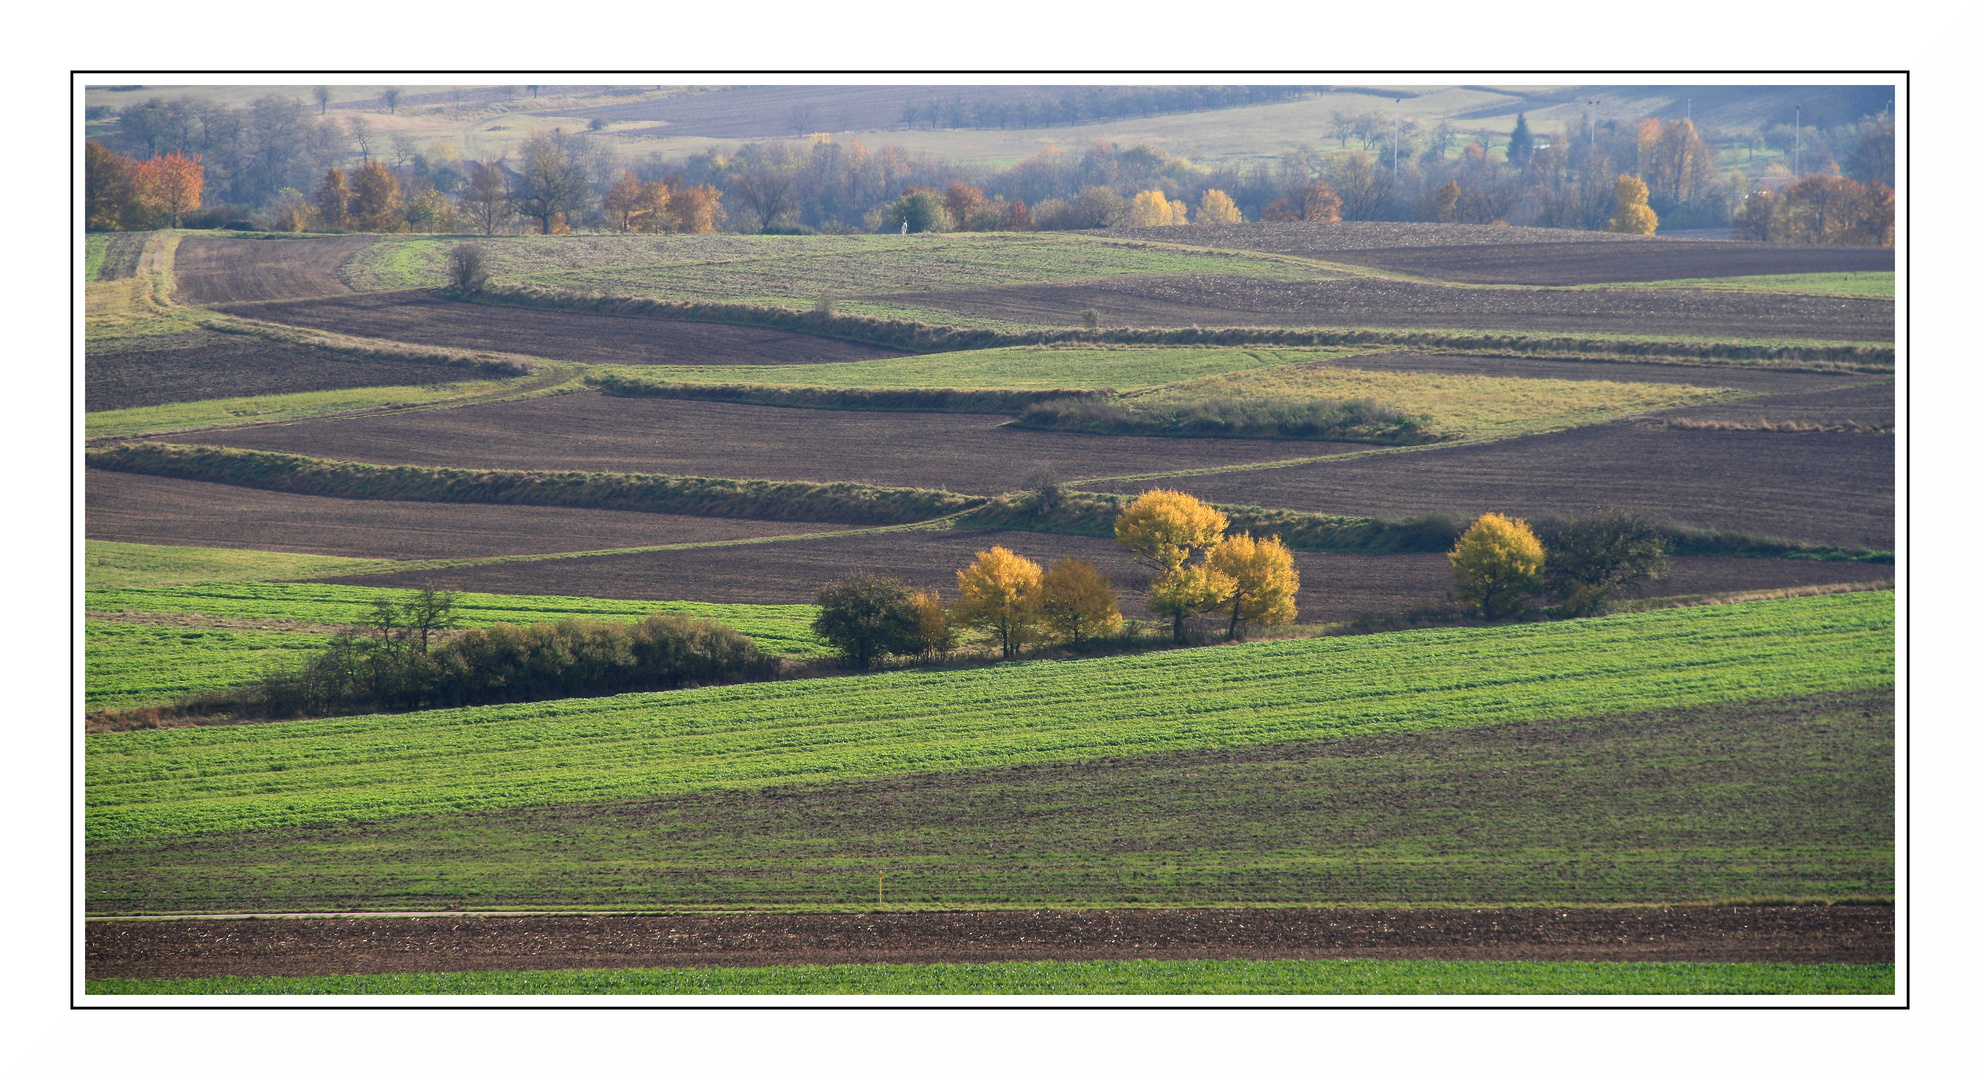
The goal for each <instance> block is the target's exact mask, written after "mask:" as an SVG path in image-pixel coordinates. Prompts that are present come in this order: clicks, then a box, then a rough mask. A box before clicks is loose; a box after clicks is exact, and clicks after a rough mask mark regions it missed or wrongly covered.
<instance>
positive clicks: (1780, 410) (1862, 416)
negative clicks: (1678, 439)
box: [1657, 382, 1897, 428]
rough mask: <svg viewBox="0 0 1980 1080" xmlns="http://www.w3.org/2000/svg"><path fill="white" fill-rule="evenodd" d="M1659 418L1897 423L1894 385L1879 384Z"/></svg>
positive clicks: (1749, 400)
mask: <svg viewBox="0 0 1980 1080" xmlns="http://www.w3.org/2000/svg"><path fill="white" fill-rule="evenodd" d="M1657 415H1658V416H1659V417H1660V418H1664V417H1684V418H1688V419H1692V420H1726V421H1731V422H1733V423H1742V424H1750V423H1755V422H1757V421H1760V420H1768V421H1772V422H1774V423H1783V422H1786V423H1797V424H1860V425H1863V426H1865V427H1886V428H1888V427H1892V426H1894V425H1895V424H1896V423H1897V383H1895V382H1881V383H1870V384H1867V385H1860V386H1850V387H1832V388H1829V389H1826V390H1814V389H1811V390H1803V391H1800V392H1790V393H1779V394H1769V395H1767V396H1765V397H1755V398H1744V399H1741V400H1739V401H1726V402H1720V403H1719V404H1716V405H1700V406H1698V407H1697V408H1693V409H1672V410H1670V411H1669V412H1664V413H1658V414H1657Z"/></svg>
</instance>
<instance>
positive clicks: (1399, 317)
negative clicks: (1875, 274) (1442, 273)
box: [867, 275, 1895, 341]
mask: <svg viewBox="0 0 1980 1080" xmlns="http://www.w3.org/2000/svg"><path fill="white" fill-rule="evenodd" d="M867 299H878V298H877V297H871V298H867ZM914 302H915V304H916V305H917V306H923V307H934V308H941V309H943V310H947V311H954V312H957V313H959V314H963V315H968V316H971V317H974V318H987V319H1003V320H1008V321H1012V322H1024V323H1035V324H1040V325H1050V326H1076V325H1078V324H1079V321H1080V312H1082V311H1084V310H1086V309H1088V308H1091V309H1094V310H1097V311H1099V312H1100V322H1101V325H1103V326H1130V327H1166V326H1197V325H1201V326H1361V327H1397V328H1410V329H1447V330H1510V331H1519V332H1525V333H1536V334H1650V335H1657V336H1703V337H1742V338H1818V339H1823V340H1840V341H1890V340H1891V339H1892V336H1893V334H1894V332H1895V331H1894V326H1895V323H1894V310H1895V306H1894V305H1893V304H1892V303H1891V302H1890V301H1889V300H1874V299H1856V298H1842V297H1829V296H1790V295H1781V294H1768V293H1739V292H1709V291H1691V290H1683V289H1654V290H1652V289H1645V290H1635V291H1630V290H1602V289H1464V288H1456V287H1452V286H1446V285H1418V284H1412V283H1409V282H1401V281H1386V280H1380V279H1374V278H1334V279H1329V280H1320V281H1274V280H1267V279H1260V278H1242V277H1226V276H1216V275H1188V276H1182V275H1177V276H1147V277H1123V278H1114V279H1097V280H1092V281H1083V282H1076V283H1065V284H1053V285H1007V286H998V287H994V288H983V289H964V290H956V291H950V292H941V291H937V292H929V293H916V294H915V296H914Z"/></svg>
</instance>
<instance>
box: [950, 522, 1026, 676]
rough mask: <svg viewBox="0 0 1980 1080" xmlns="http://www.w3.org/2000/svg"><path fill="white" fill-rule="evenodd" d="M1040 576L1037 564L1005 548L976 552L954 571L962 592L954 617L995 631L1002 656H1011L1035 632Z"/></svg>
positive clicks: (1014, 654) (1021, 647)
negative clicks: (962, 566) (1001, 649)
mask: <svg viewBox="0 0 1980 1080" xmlns="http://www.w3.org/2000/svg"><path fill="white" fill-rule="evenodd" d="M1044 576H1045V572H1044V571H1043V570H1042V569H1040V568H1039V566H1038V564H1037V563H1035V562H1032V561H1031V560H1030V559H1027V558H1025V557H1024V556H1022V555H1019V554H1017V553H1016V552H1013V551H1011V550H1010V549H1009V548H1005V547H993V548H991V549H990V550H989V551H979V552H977V553H976V561H975V562H974V563H971V564H970V565H969V566H967V567H964V568H963V569H961V570H958V571H956V586H957V588H958V589H959V590H960V591H961V592H962V599H960V600H958V601H956V608H955V614H956V618H957V619H959V620H960V621H962V622H964V623H966V624H968V625H970V626H978V627H982V628H984V629H987V630H989V631H991V632H992V633H994V634H996V635H997V643H998V644H999V645H1002V646H1003V648H1004V659H1006V660H1009V659H1012V658H1014V657H1016V656H1017V655H1018V653H1019V652H1020V650H1022V649H1023V648H1024V646H1025V643H1026V642H1028V641H1030V640H1032V639H1033V638H1034V637H1035V636H1036V635H1037V631H1038V584H1039V579H1040V578H1042V577H1044Z"/></svg>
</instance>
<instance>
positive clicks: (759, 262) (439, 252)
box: [342, 233, 1333, 306]
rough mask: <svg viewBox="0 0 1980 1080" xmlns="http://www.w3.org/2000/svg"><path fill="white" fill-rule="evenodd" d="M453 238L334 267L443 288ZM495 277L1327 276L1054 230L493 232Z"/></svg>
mask: <svg viewBox="0 0 1980 1080" xmlns="http://www.w3.org/2000/svg"><path fill="white" fill-rule="evenodd" d="M456 242H457V241H454V240H432V239H428V240H396V241H395V240H387V241H384V242H381V243H378V244H374V245H372V246H371V247H369V248H366V249H365V250H364V251H362V252H360V253H358V254H357V255H356V256H355V257H353V258H352V260H351V261H350V262H349V263H348V264H346V266H345V267H344V269H343V271H342V273H343V276H344V277H345V279H346V280H347V281H349V282H350V283H351V285H352V286H354V287H356V288H359V289H366V290H372V289H416V288H438V287H440V286H443V285H445V284H446V258H447V252H448V251H450V250H452V248H453V246H454V244H455V243H456ZM481 243H482V244H483V245H484V246H485V247H486V248H487V249H488V250H489V252H490V253H491V255H492V257H493V262H494V274H495V278H496V279H497V280H499V281H502V282H504V283H511V284H513V283H521V284H529V285H539V286H548V287H553V288H570V289H583V290H589V291H598V292H607V293H611V294H613V295H618V296H647V297H655V298H661V299H668V300H683V299H696V300H723V301H732V302H744V303H772V304H792V303H798V304H804V305H807V306H809V305H810V304H811V303H813V302H814V301H816V300H818V299H819V298H820V297H832V298H835V299H838V298H844V297H848V296H855V295H871V294H883V293H884V294H913V293H920V292H932V291H949V290H954V289H971V288H984V287H994V286H999V285H1023V284H1036V283H1046V282H1055V281H1077V280H1086V279H1091V278H1101V277H1119V276H1123V275H1135V274H1165V275H1166V274H1225V275H1231V274H1234V275H1239V276H1244V277H1269V278H1285V277H1300V278H1314V277H1329V276H1333V275H1330V274H1328V273H1327V272H1325V271H1323V270H1320V269H1318V268H1317V267H1313V266H1310V265H1306V264H1304V263H1302V262H1300V261H1298V260H1291V259H1282V258H1276V257H1272V256H1265V255H1252V254H1245V253H1239V252H1215V251H1190V250H1184V249H1180V248H1170V247H1161V246H1155V247H1150V246H1143V245H1138V244H1129V243H1123V242H1121V241H1117V240H1116V241H1109V240H1102V239H1099V238H1095V237H1088V236H1078V235H1072V234H1063V233H996V234H992V233H945V234H939V235H934V234H926V235H916V236H898V235H892V234H881V235H853V236H747V235H740V234H734V233H729V234H720V233H718V234H712V235H707V236H695V235H688V236H638V235H612V236H587V237H585V238H584V241H583V243H581V244H578V243H572V242H571V241H570V240H569V239H564V238H558V237H528V236H518V237H494V238H490V239H487V240H483V241H481Z"/></svg>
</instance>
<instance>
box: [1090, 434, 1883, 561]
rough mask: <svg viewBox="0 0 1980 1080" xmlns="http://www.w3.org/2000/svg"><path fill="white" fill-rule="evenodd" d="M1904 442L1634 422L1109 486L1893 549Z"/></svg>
mask: <svg viewBox="0 0 1980 1080" xmlns="http://www.w3.org/2000/svg"><path fill="white" fill-rule="evenodd" d="M1757 411H1759V412H1763V413H1764V412H1765V411H1766V410H1765V408H1764V407H1759V408H1757ZM1896 449H1897V448H1896V443H1895V441H1894V440H1893V438H1892V436H1889V435H1853V434H1841V433H1830V432H1808V433H1800V434H1789V433H1777V432H1764V431H1686V430H1679V429H1675V428H1671V429H1665V428H1652V427H1649V426H1645V425H1641V424H1630V423H1621V424H1607V425H1603V426H1600V427H1589V428H1577V429H1575V430H1573V431H1563V432H1557V433H1554V434H1550V435H1533V436H1528V437H1525V438H1520V439H1509V440H1506V441H1504V442H1497V443H1488V444H1485V445H1481V446H1454V447H1448V448H1434V449H1430V450H1425V451H1417V452H1411V453H1400V454H1380V455H1376V456H1372V457H1366V458H1357V459H1355V460H1352V461H1340V462H1319V463H1316V464H1312V465H1293V466H1288V467H1286V468H1282V469H1259V470H1254V471H1246V472H1233V473H1222V474H1218V475H1213V476H1191V477H1179V478H1176V479H1174V480H1162V481H1131V482H1123V483H1119V484H1103V485H1097V486H1098V487H1099V488H1102V489H1105V490H1111V491H1117V492H1122V493H1127V494H1133V493H1138V492H1141V491H1144V490H1146V489H1148V488H1150V487H1157V486H1169V487H1180V488H1182V489H1184V490H1186V491H1188V492H1189V493H1190V494H1192V495H1195V496H1197V497H1198V498H1202V499H1207V500H1209V501H1212V502H1220V503H1231V504H1236V505H1240V506H1245V505H1249V506H1278V507H1286V508H1289V509H1294V510H1307V511H1314V512H1320V513H1333V514H1366V515H1370V516H1375V517H1388V518H1396V517H1408V516H1410V515H1413V514H1428V513H1440V512H1448V513H1455V514H1461V515H1466V516H1469V515H1473V514H1480V513H1485V512H1488V511H1495V512H1499V513H1505V514H1513V515H1519V516H1532V515H1540V514H1556V515H1572V514H1584V513H1590V512H1593V511H1596V510H1600V509H1601V508H1603V507H1606V506H1628V507H1632V508H1634V509H1637V510H1641V511H1644V512H1646V513H1649V514H1652V515H1655V516H1658V517H1662V518H1666V519H1668V520H1670V521H1672V522H1675V523H1680V524H1689V525H1696V526H1701V527H1705V528H1714V529H1729V530H1733V531H1736V532H1743V533H1749V534H1754V535H1763V536H1779V537H1785V538H1787V539H1791V540H1807V541H1815V542H1820V543H1830V544H1846V545H1864V546H1869V547H1876V548H1883V549H1889V548H1890V547H1891V545H1892V543H1893V538H1894V536H1895V530H1896V514H1897V500H1896Z"/></svg>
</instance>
